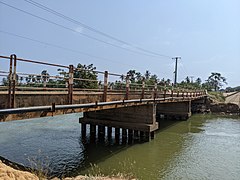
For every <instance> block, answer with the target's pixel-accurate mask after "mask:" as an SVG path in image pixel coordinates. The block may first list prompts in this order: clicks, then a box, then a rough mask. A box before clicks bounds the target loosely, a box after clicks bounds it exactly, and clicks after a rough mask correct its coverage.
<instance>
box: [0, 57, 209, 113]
mask: <svg viewBox="0 0 240 180" xmlns="http://www.w3.org/2000/svg"><path fill="white" fill-rule="evenodd" d="M0 60H3V61H4V60H7V61H6V62H4V66H3V67H4V68H5V69H2V67H0V77H2V82H3V83H2V84H3V85H1V86H0V92H2V93H4V92H7V95H8V103H7V104H8V108H13V107H15V99H16V97H15V96H16V93H24V92H26V91H44V92H51V91H58V92H62V93H64V94H67V96H68V104H73V95H74V93H77V92H80V91H81V92H95V93H100V94H102V98H101V101H103V102H106V101H108V95H110V94H116V93H118V94H121V95H122V97H123V98H124V99H125V100H127V99H129V98H139V99H144V98H160V97H162V98H167V97H194V96H198V95H202V94H204V93H205V91H204V90H197V89H183V88H178V87H174V86H171V85H167V84H164V85H160V84H157V83H154V84H145V81H144V80H143V81H142V82H141V83H131V82H130V80H129V76H127V75H123V74H117V73H111V72H108V71H97V70H95V69H94V68H86V67H85V68H78V67H74V66H73V65H68V66H66V65H61V64H55V63H50V62H44V61H38V60H31V59H23V58H18V57H17V56H16V55H15V54H13V55H10V56H9V57H8V56H0ZM1 62H2V61H1ZM34 65H37V66H34ZM40 68H42V69H40ZM26 69H28V72H26ZM35 69H38V70H42V72H41V73H35V71H36V70H35ZM43 69H44V70H43ZM54 70H55V71H57V72H58V73H59V74H57V75H53V72H54ZM31 71H32V73H30V72H31ZM80 72H81V73H83V74H88V73H89V75H91V77H89V78H87V76H85V77H81V76H80V75H79V74H80ZM50 73H51V74H50ZM77 74H78V75H77ZM119 79H121V80H119ZM85 85H86V86H85Z"/></svg>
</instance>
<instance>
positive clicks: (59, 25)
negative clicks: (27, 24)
mask: <svg viewBox="0 0 240 180" xmlns="http://www.w3.org/2000/svg"><path fill="white" fill-rule="evenodd" d="M0 3H1V4H3V5H5V6H8V7H10V8H12V9H15V10H18V11H20V12H22V13H25V14H28V15H30V16H33V17H35V18H38V19H41V20H43V21H46V22H48V23H50V24H53V25H56V26H58V27H61V28H63V29H66V30H69V31H72V32H76V33H79V34H81V35H83V36H85V37H87V38H89V39H92V40H95V41H98V42H101V43H104V44H107V45H111V46H113V47H116V48H121V49H124V50H127V51H129V52H133V53H135V54H142V55H145V56H150V57H154V58H157V56H156V55H150V54H146V53H142V52H138V51H134V50H131V49H128V48H124V47H122V46H118V45H116V44H112V43H110V42H106V41H104V40H101V39H98V38H95V37H92V36H90V35H87V34H84V33H82V32H79V31H77V30H74V29H72V28H69V27H66V26H63V25H61V24H58V23H56V22H53V21H50V20H48V19H45V18H43V17H40V16H37V15H35V14H32V13H30V12H27V11H25V10H22V9H19V8H17V7H14V6H12V5H9V4H7V3H5V2H2V1H0Z"/></svg>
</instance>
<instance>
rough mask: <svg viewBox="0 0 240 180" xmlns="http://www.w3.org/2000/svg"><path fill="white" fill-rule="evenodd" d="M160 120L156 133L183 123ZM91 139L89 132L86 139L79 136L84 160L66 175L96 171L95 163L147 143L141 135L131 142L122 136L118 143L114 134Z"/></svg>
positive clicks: (174, 120)
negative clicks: (101, 138) (103, 138)
mask: <svg viewBox="0 0 240 180" xmlns="http://www.w3.org/2000/svg"><path fill="white" fill-rule="evenodd" d="M158 122H159V124H160V126H159V129H158V130H157V131H156V132H155V133H159V132H161V131H164V130H166V129H168V128H171V127H172V126H175V125H176V124H178V123H181V121H180V120H176V119H158ZM120 133H121V134H120V137H122V131H121V132H120ZM113 134H114V130H113ZM90 139H91V138H90V135H89V134H88V135H87V137H86V139H84V140H83V139H82V138H81V137H80V138H79V143H80V144H83V146H84V152H83V154H84V162H83V163H79V166H78V167H77V168H76V169H75V170H73V171H71V172H68V173H65V175H66V176H77V175H79V173H80V174H81V172H84V173H89V174H92V173H96V170H95V169H96V167H95V164H99V163H100V162H104V161H105V160H106V159H109V158H111V157H112V156H114V155H116V154H118V153H121V152H122V151H125V150H127V149H128V148H130V147H132V146H135V145H140V144H142V143H147V142H146V141H141V140H140V138H139V137H133V141H131V143H129V142H128V140H127V141H124V140H123V139H122V138H120V140H119V143H116V141H115V139H114V136H112V137H111V139H110V140H109V139H108V137H107V136H105V140H104V141H103V140H99V139H96V143H92V142H90V141H91V140H90ZM116 163H117V162H116ZM99 173H100V172H99Z"/></svg>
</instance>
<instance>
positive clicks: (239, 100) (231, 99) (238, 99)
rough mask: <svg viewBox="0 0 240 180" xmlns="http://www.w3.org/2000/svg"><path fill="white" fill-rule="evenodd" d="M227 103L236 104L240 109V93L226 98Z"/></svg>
mask: <svg viewBox="0 0 240 180" xmlns="http://www.w3.org/2000/svg"><path fill="white" fill-rule="evenodd" d="M225 102H226V103H234V104H237V105H238V106H239V107H240V92H238V93H233V94H232V95H230V96H228V97H226V100H225Z"/></svg>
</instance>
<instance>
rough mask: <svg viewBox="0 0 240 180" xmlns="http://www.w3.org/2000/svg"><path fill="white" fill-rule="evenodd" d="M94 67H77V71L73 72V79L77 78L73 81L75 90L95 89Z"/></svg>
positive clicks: (96, 83) (96, 86)
mask: <svg viewBox="0 0 240 180" xmlns="http://www.w3.org/2000/svg"><path fill="white" fill-rule="evenodd" d="M95 70H96V67H94V66H93V64H90V65H82V64H80V63H79V64H78V65H77V70H76V71H74V75H73V77H74V78H79V79H78V80H75V81H74V87H77V88H87V89H97V88H98V82H97V73H96V72H95Z"/></svg>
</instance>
